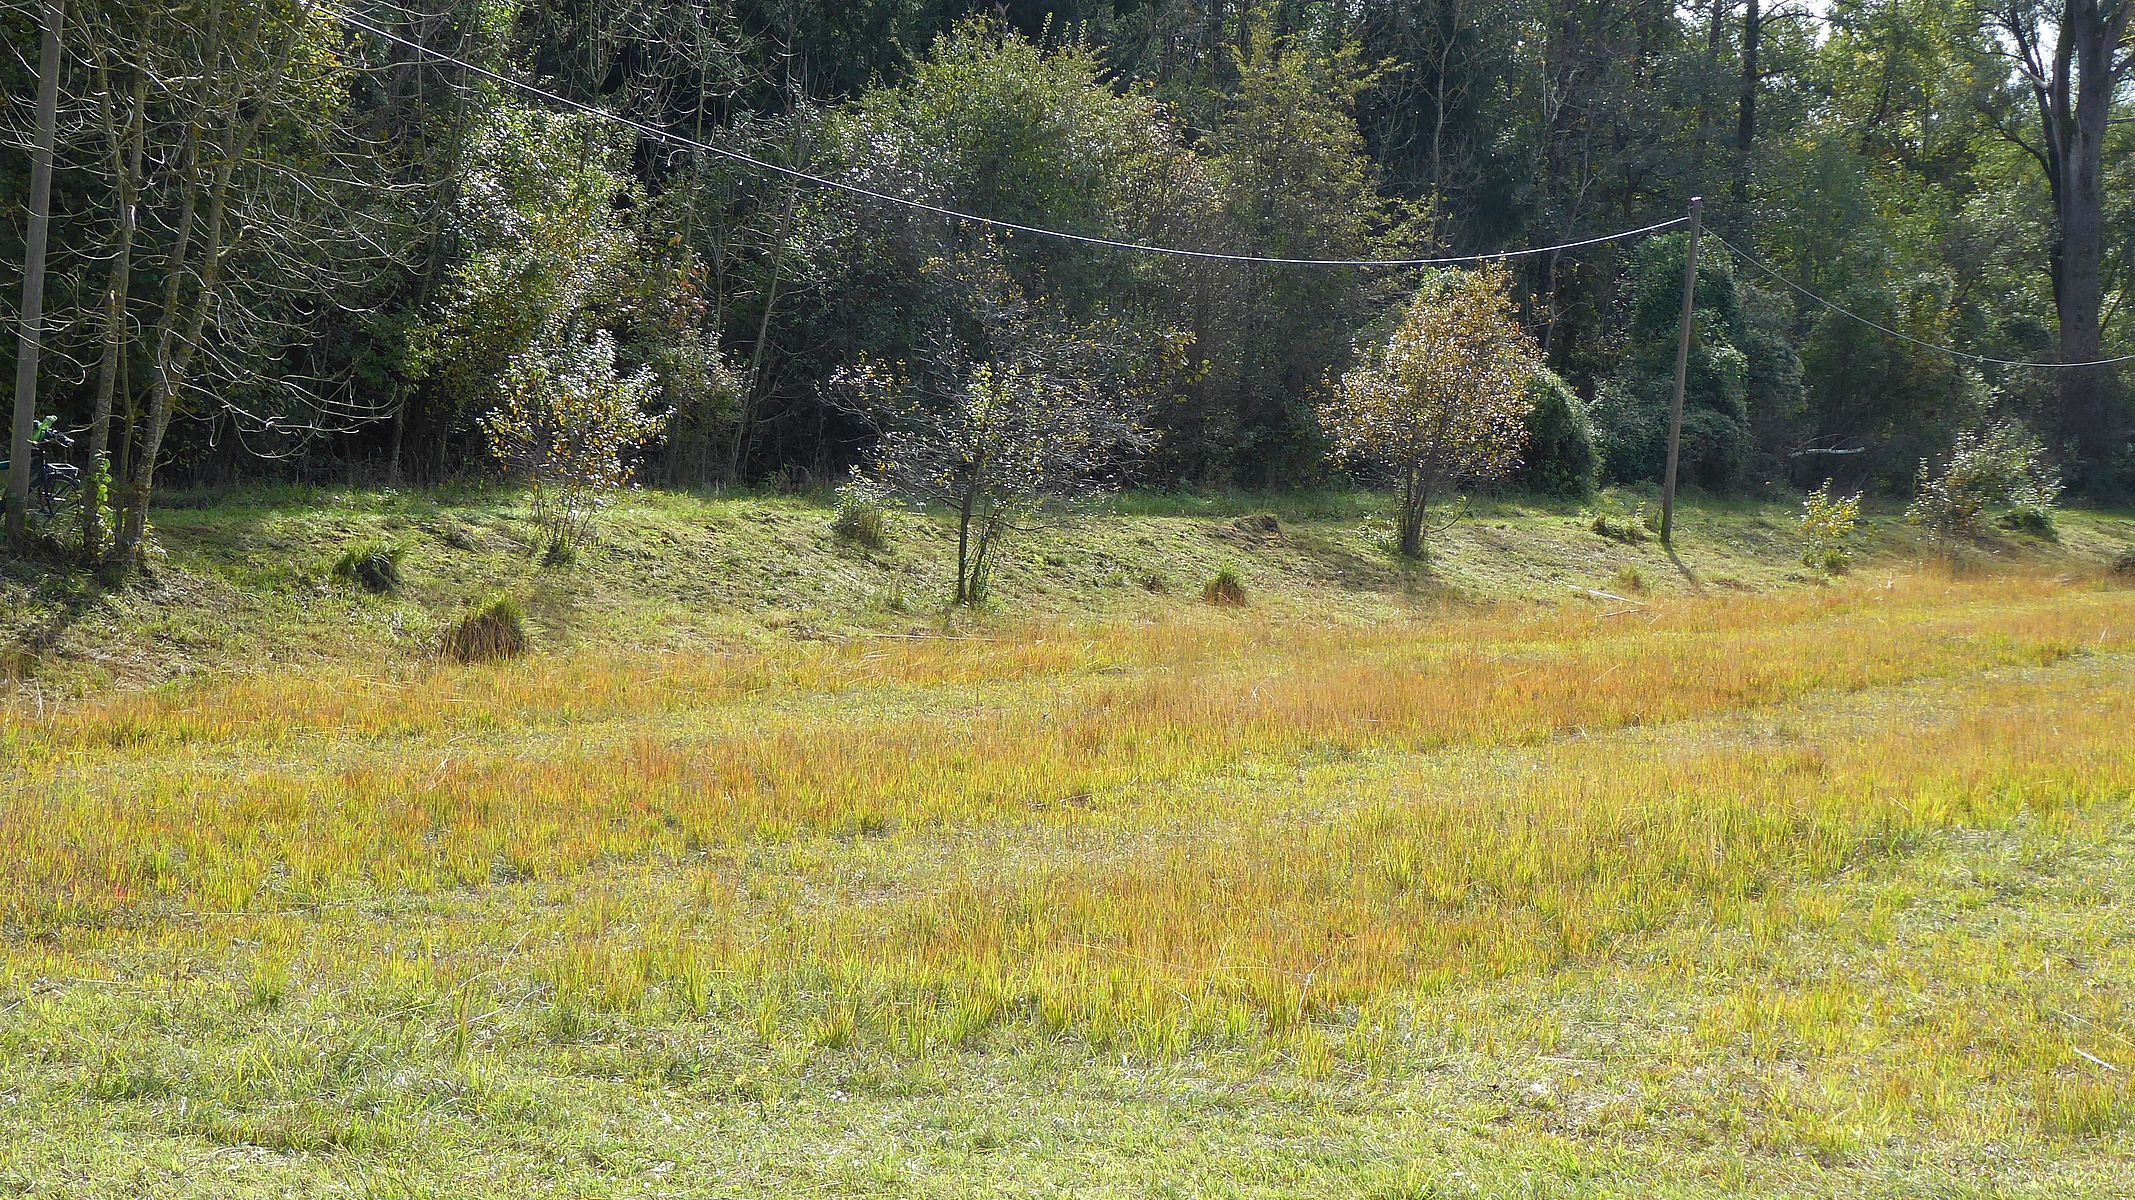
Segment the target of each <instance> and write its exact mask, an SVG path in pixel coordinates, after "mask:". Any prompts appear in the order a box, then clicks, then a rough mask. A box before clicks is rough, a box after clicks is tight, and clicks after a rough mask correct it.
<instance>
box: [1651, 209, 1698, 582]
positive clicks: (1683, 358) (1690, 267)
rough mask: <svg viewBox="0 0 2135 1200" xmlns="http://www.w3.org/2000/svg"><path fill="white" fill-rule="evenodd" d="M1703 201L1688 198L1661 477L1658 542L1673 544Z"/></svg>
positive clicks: (1696, 294) (1695, 304)
mask: <svg viewBox="0 0 2135 1200" xmlns="http://www.w3.org/2000/svg"><path fill="white" fill-rule="evenodd" d="M1704 214H1705V201H1704V199H1703V198H1702V197H1698V196H1692V197H1691V198H1690V253H1688V254H1686V255H1684V256H1683V323H1682V329H1681V330H1680V331H1679V332H1678V334H1677V339H1676V344H1675V398H1674V399H1673V400H1671V401H1670V402H1669V404H1668V472H1667V474H1666V475H1664V476H1663V477H1662V479H1661V543H1662V544H1663V545H1669V546H1672V545H1674V544H1675V465H1676V456H1677V455H1678V454H1679V453H1680V452H1681V450H1682V447H1683V386H1684V384H1685V383H1687V382H1688V381H1689V378H1690V327H1691V318H1692V316H1694V315H1695V312H1696V309H1697V302H1698V239H1699V235H1700V234H1701V233H1702V232H1703V231H1704Z"/></svg>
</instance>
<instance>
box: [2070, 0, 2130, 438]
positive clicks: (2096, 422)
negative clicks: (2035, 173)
mask: <svg viewBox="0 0 2135 1200" xmlns="http://www.w3.org/2000/svg"><path fill="white" fill-rule="evenodd" d="M2131 12H2135V0H2121V2H2120V3H2118V4H2113V5H2106V4H2101V0H2067V4H2066V10H2065V12H2064V14H2063V17H2062V20H2063V22H2064V23H2063V26H2062V32H2061V39H2060V52H2059V53H2058V54H2057V55H2056V68H2055V71H2054V79H2053V88H2052V90H2053V91H2054V93H2055V96H2054V99H2053V101H2052V102H2051V104H2050V105H2049V108H2050V110H2051V115H2052V118H2053V120H2054V123H2055V124H2057V125H2059V126H2060V129H2061V133H2062V138H2063V140H2062V151H2061V155H2060V167H2061V176H2062V179H2061V186H2060V187H2059V188H2058V189H2057V191H2058V195H2057V196H2056V201H2057V204H2056V208H2057V212H2056V214H2055V215H2056V218H2057V220H2056V230H2055V239H2054V241H2055V256H2054V257H2055V272H2054V301H2055V305H2056V308H2057V309H2058V313H2059V317H2060V326H2061V361H2062V362H2070V363H2079V362H2092V361H2095V360H2097V359H2100V358H2103V357H2105V355H2104V352H2103V332H2102V329H2101V319H2100V315H2101V313H2102V311H2103V308H2104V285H2103V272H2104V260H2105V195H2104V193H2105V139H2106V133H2107V130H2108V127H2109V118H2110V116H2111V109H2112V101H2113V92H2114V88H2115V85H2116V84H2117V82H2118V79H2117V75H2118V74H2119V73H2120V72H2122V71H2124V70H2125V68H2126V60H2122V61H2121V62H2120V63H2117V64H2116V62H2115V56H2116V55H2118V54H2120V53H2121V46H2120V43H2121V41H2122V39H2123V38H2124V37H2125V36H2126V33H2127V29H2128V19H2129V14H2130V13H2131ZM2071 76H2073V78H2071ZM2060 399H2061V412H2060V417H2061V430H2062V434H2063V436H2064V437H2066V438H2067V439H2068V440H2069V442H2070V443H2072V444H2073V445H2074V447H2075V449H2076V453H2077V455H2078V457H2079V458H2080V459H2081V460H2082V462H2083V464H2084V466H2085V467H2086V468H2087V469H2088V470H2090V471H2092V472H2096V471H2098V470H2099V469H2101V468H2104V467H2105V466H2107V465H2108V464H2109V463H2110V462H2111V460H2112V457H2113V454H2114V452H2115V450H2116V449H2117V448H2118V444H2119V441H2120V439H2121V437H2122V435H2123V434H2124V432H2125V429H2124V425H2125V421H2124V419H2123V414H2121V413H2119V412H2117V411H2115V405H2114V403H2113V381H2112V376H2111V371H2110V368H2106V367H2095V368H2083V369H2079V370H2065V371H2062V372H2061V397H2060Z"/></svg>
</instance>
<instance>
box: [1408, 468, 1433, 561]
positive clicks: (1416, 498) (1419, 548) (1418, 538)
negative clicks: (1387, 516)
mask: <svg viewBox="0 0 2135 1200" xmlns="http://www.w3.org/2000/svg"><path fill="white" fill-rule="evenodd" d="M1429 509H1430V494H1429V493H1428V492H1427V491H1425V490H1424V488H1423V485H1422V484H1421V483H1420V482H1419V481H1418V479H1417V477H1416V474H1415V472H1414V471H1410V472H1409V473H1408V474H1407V475H1406V477H1405V478H1403V479H1402V481H1401V557H1403V558H1422V557H1423V556H1424V547H1423V519H1424V517H1425V515H1426V514H1427V513H1428V512H1429Z"/></svg>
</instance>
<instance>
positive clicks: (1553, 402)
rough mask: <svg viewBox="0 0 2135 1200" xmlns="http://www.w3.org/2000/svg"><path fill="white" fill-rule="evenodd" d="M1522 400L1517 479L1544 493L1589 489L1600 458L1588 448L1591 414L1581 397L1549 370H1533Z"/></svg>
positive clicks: (1576, 494) (1570, 494)
mask: <svg viewBox="0 0 2135 1200" xmlns="http://www.w3.org/2000/svg"><path fill="white" fill-rule="evenodd" d="M1528 400H1529V402H1530V404H1532V406H1533V407H1531V408H1529V409H1528V411H1527V422H1526V426H1527V445H1526V449H1525V450H1524V451H1522V452H1521V456H1520V469H1519V475H1518V479H1519V482H1520V485H1521V486H1522V487H1525V488H1527V489H1528V490H1530V491H1535V492H1540V493H1542V494H1543V495H1548V496H1567V497H1573V498H1584V497H1586V496H1589V495H1591V494H1593V491H1594V486H1595V483H1596V481H1597V479H1598V477H1599V475H1600V471H1601V459H1600V455H1599V454H1598V453H1597V451H1596V450H1595V448H1594V419H1593V415H1592V414H1591V413H1590V412H1588V410H1587V404H1586V401H1584V400H1582V399H1580V398H1579V393H1578V392H1576V391H1573V390H1572V386H1571V385H1570V384H1568V383H1566V382H1564V380H1563V378H1562V377H1560V376H1559V375H1558V374H1557V373H1556V372H1555V371H1550V370H1541V371H1537V372H1536V373H1535V377H1534V382H1533V383H1532V384H1530V385H1529V387H1528Z"/></svg>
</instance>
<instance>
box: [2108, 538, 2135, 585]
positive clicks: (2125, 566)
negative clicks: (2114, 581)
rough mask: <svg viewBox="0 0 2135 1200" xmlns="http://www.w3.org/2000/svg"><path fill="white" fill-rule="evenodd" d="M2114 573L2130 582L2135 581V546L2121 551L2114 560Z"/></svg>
mask: <svg viewBox="0 0 2135 1200" xmlns="http://www.w3.org/2000/svg"><path fill="white" fill-rule="evenodd" d="M2113 574H2114V575H2116V576H2118V577H2120V578H2121V579H2124V580H2126V581H2128V582H2130V583H2135V546H2130V547H2128V548H2127V549H2125V550H2122V551H2121V552H2120V556H2119V557H2118V558H2115V559H2114V560H2113Z"/></svg>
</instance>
